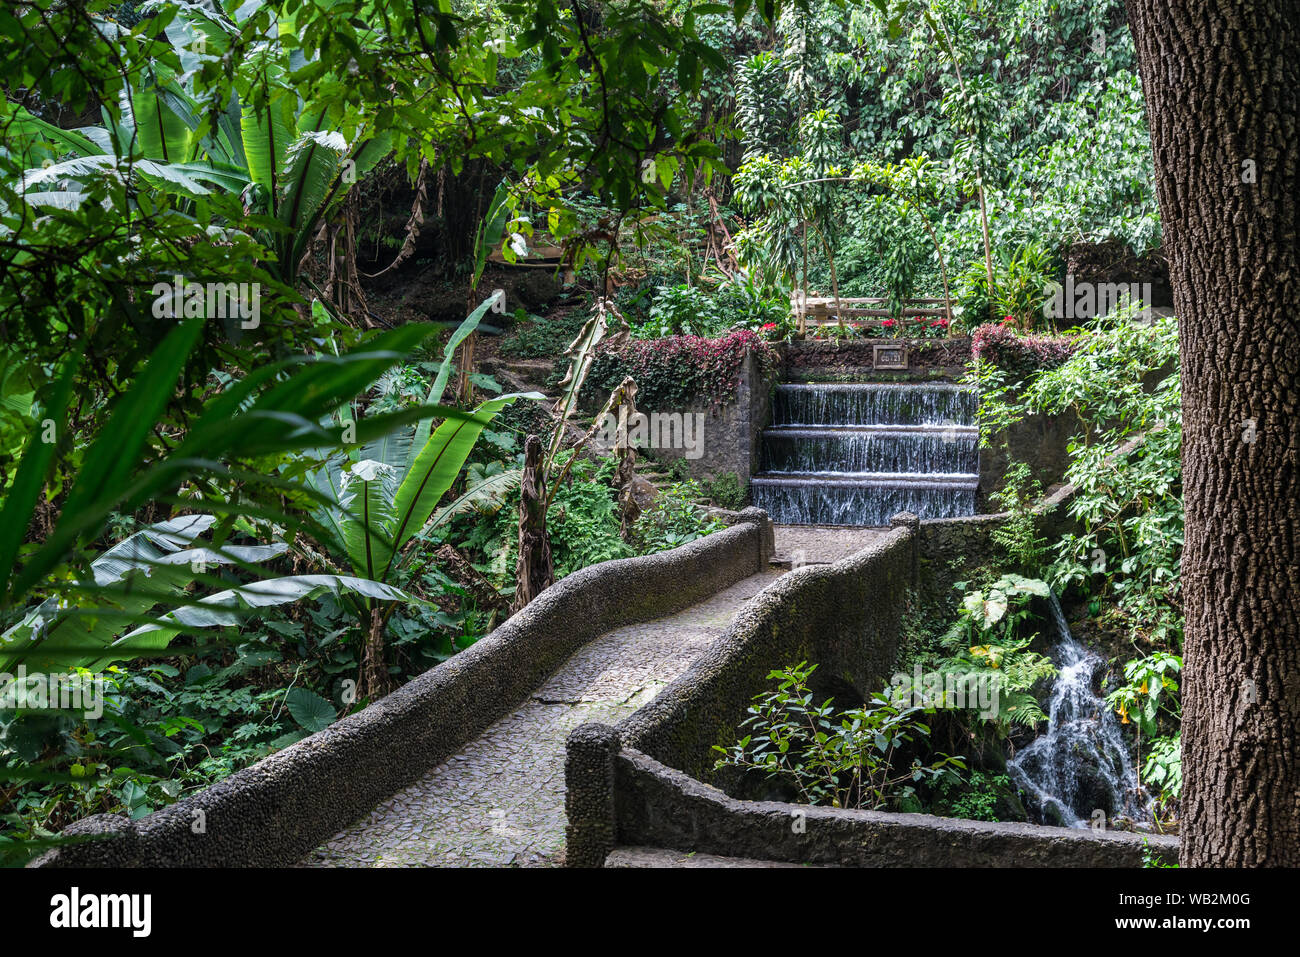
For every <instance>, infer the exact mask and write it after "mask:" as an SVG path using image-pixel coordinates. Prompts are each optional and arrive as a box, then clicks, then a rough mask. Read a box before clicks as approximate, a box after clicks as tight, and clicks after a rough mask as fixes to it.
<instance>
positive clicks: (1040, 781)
mask: <svg viewBox="0 0 1300 957" xmlns="http://www.w3.org/2000/svg"><path fill="white" fill-rule="evenodd" d="M1051 608H1052V617H1053V619H1054V620H1055V624H1056V632H1057V637H1058V643H1057V645H1056V648H1055V649H1054V650H1053V652H1052V658H1053V659H1054V660H1055V662H1056V665H1057V668H1058V669H1059V671H1058V674H1057V677H1056V683H1055V684H1054V685H1053V687H1052V697H1051V701H1050V703H1049V705H1048V709H1047V711H1048V725H1047V731H1046V732H1045V733H1044V734H1041V735H1039V736H1038V737H1037V738H1035V739H1034V741H1033V743H1032V744H1030V745H1029V746H1028V747H1027V748H1025V749H1024V750H1022V751H1021V752H1020V753H1019V754H1017V755H1016V756H1015V758H1013V759H1012V760H1011V761H1010V762H1008V763H1007V771H1008V773H1009V774H1010V776H1011V780H1012V781H1013V782H1014V783H1015V784H1016V786H1017V787H1019V788H1020V790H1021V791H1022V792H1023V793H1024V795H1025V797H1026V798H1028V801H1027V802H1026V806H1027V808H1028V809H1029V811H1030V813H1031V815H1036V816H1037V818H1038V820H1039V822H1040V823H1042V824H1056V825H1061V826H1065V827H1088V826H1090V825H1091V823H1092V818H1093V815H1094V814H1095V812H1097V811H1101V812H1103V813H1104V814H1105V815H1106V821H1107V822H1109V821H1111V820H1112V819H1113V818H1115V817H1117V816H1120V815H1123V816H1125V817H1129V818H1132V819H1133V820H1134V821H1138V822H1141V821H1146V820H1149V819H1150V809H1149V799H1148V798H1147V797H1146V795H1145V792H1144V791H1143V790H1142V788H1141V785H1140V784H1139V782H1138V777H1137V772H1136V770H1135V769H1134V767H1133V765H1132V762H1130V761H1129V756H1128V748H1127V746H1126V745H1125V742H1124V738H1123V736H1122V733H1121V731H1120V726H1119V722H1117V721H1116V720H1115V715H1114V713H1113V712H1112V711H1111V709H1110V708H1109V707H1107V705H1106V702H1105V700H1104V699H1103V698H1101V697H1100V696H1099V695H1097V694H1096V693H1095V692H1094V691H1093V682H1094V679H1095V678H1096V676H1097V672H1098V670H1100V669H1101V668H1102V667H1103V666H1104V664H1105V662H1104V661H1102V659H1101V658H1100V657H1099V656H1097V655H1096V654H1094V653H1093V652H1091V651H1089V650H1088V649H1087V648H1085V647H1084V646H1083V645H1081V644H1079V642H1078V641H1076V640H1075V638H1074V636H1073V635H1072V634H1071V633H1070V626H1069V625H1068V624H1066V621H1065V614H1064V612H1062V611H1061V603H1060V602H1059V601H1058V600H1057V598H1056V595H1055V594H1052V596H1051Z"/></svg>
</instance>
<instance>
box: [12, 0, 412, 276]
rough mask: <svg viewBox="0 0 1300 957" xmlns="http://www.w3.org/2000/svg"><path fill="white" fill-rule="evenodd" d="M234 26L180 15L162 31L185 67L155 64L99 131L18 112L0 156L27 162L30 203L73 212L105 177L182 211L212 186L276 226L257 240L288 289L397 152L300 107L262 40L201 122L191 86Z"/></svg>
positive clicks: (284, 69) (382, 138)
mask: <svg viewBox="0 0 1300 957" xmlns="http://www.w3.org/2000/svg"><path fill="white" fill-rule="evenodd" d="M248 15H251V12H250V13H249V14H248ZM239 16H240V14H239V13H235V14H233V15H232V16H231V17H227V16H225V15H223V14H219V13H216V12H214V11H212V10H209V9H205V8H203V7H200V6H198V5H194V4H187V5H184V6H182V7H181V8H180V9H179V10H178V12H177V15H176V17H175V18H174V19H173V20H172V21H171V22H170V23H169V24H168V26H167V36H168V39H169V40H170V41H171V44H172V52H173V54H174V55H175V57H176V59H177V63H178V64H179V66H180V67H181V69H180V70H175V69H173V68H170V67H168V66H167V65H165V64H164V63H163V62H162V61H161V60H155V61H153V62H152V63H151V65H150V66H149V68H148V70H147V72H146V73H145V74H144V75H141V76H137V77H135V78H133V80H132V82H131V83H129V84H128V85H127V86H126V87H125V89H124V90H123V93H122V95H121V97H120V98H119V101H118V103H117V104H116V105H115V108H114V109H113V110H109V109H108V108H106V107H105V108H103V109H102V110H101V113H102V116H103V124H102V125H101V126H89V127H82V128H80V129H77V130H63V129H60V128H59V127H57V126H54V125H53V124H50V123H46V122H45V121H43V120H41V119H40V118H39V117H36V116H34V115H32V114H31V113H29V112H28V111H26V110H25V109H23V108H22V107H15V108H14V110H13V116H12V122H11V123H8V124H7V126H6V134H5V135H6V147H7V148H9V149H11V150H14V151H15V152H18V153H20V154H21V155H24V156H27V157H30V160H29V162H31V163H32V167H31V168H29V169H28V170H27V171H26V172H25V173H24V175H23V177H22V180H21V183H20V192H21V193H22V195H23V198H24V199H25V200H26V201H27V203H28V204H29V205H31V206H34V207H38V208H39V207H43V206H54V207H58V208H63V209H71V208H76V207H77V206H79V205H80V204H81V203H82V202H84V201H85V198H86V190H85V186H86V184H87V183H88V181H89V180H90V179H91V178H93V177H104V176H111V177H116V178H118V179H121V180H124V181H126V182H128V183H131V182H133V178H134V177H138V178H139V179H140V180H142V181H144V183H146V184H147V185H149V186H151V187H153V188H155V189H159V190H162V191H164V192H166V193H169V194H172V195H173V196H174V197H176V198H177V199H178V200H179V201H180V204H181V206H182V208H186V206H187V204H189V203H190V202H191V201H192V200H193V199H194V198H195V197H200V196H206V195H208V194H210V193H211V192H212V188H213V187H215V188H216V189H218V190H220V191H222V192H224V193H228V194H231V195H233V196H237V197H240V198H241V199H242V200H243V205H244V210H245V212H246V213H247V214H250V215H254V216H265V217H268V218H269V219H270V220H272V221H273V223H271V224H267V225H266V226H264V227H261V228H258V229H256V230H254V231H253V232H254V235H255V236H256V238H257V239H258V240H259V241H260V242H261V244H262V245H263V247H265V248H266V249H268V250H269V251H270V252H271V254H272V257H273V258H271V259H270V261H269V262H268V263H267V266H268V267H269V268H270V270H271V271H272V273H273V274H274V275H275V276H276V277H277V278H279V279H280V280H281V281H282V282H284V283H286V284H287V285H290V286H292V285H294V284H295V283H296V281H297V279H298V275H299V265H300V263H301V262H302V260H303V257H304V255H305V254H306V252H307V248H308V244H309V243H310V242H311V240H312V238H313V236H315V234H316V231H317V228H318V226H319V225H320V223H321V221H322V219H323V218H324V217H325V216H327V215H328V214H329V213H330V212H331V211H332V210H333V209H335V208H336V207H337V206H338V204H339V203H340V202H342V200H343V199H344V197H345V196H346V195H347V192H348V190H349V188H350V187H351V185H352V184H353V183H355V182H356V181H357V180H358V179H359V178H360V177H361V176H363V175H364V174H365V173H366V172H368V171H369V170H370V169H372V168H373V167H374V166H375V164H376V163H378V162H379V161H380V160H381V159H383V158H384V156H386V155H387V154H388V153H389V152H390V151H391V148H392V147H391V143H390V140H389V138H388V137H387V136H386V135H379V136H368V135H366V134H365V130H364V124H363V123H362V122H361V121H360V120H359V119H358V118H357V117H355V116H349V115H344V114H339V113H338V112H337V111H334V112H331V111H330V110H328V109H326V108H325V107H323V106H320V105H318V104H314V103H311V102H307V101H304V100H303V99H302V98H300V96H299V94H298V93H297V91H296V90H295V89H294V87H293V85H292V84H291V83H290V82H289V64H288V63H285V62H282V59H283V57H284V54H283V52H282V50H281V48H280V47H279V46H278V45H276V44H272V43H269V42H268V43H266V44H262V45H259V46H256V47H254V49H253V51H252V53H251V55H250V56H249V57H247V59H246V60H245V61H244V62H242V63H241V66H240V69H241V72H243V73H244V74H245V76H246V77H247V79H248V86H249V90H248V93H247V94H246V95H245V96H244V97H243V98H242V99H241V98H240V97H239V96H237V95H235V94H232V95H231V98H230V100H229V101H228V102H226V103H224V104H220V105H219V108H218V109H216V110H215V111H213V113H212V117H215V119H212V117H205V115H204V105H203V103H202V102H201V99H200V97H199V96H198V95H197V93H196V91H195V89H194V87H193V82H192V80H190V79H188V78H189V77H191V76H192V75H193V71H195V70H196V69H198V68H199V67H201V66H202V65H203V63H204V62H205V61H206V60H210V59H212V58H214V57H215V58H219V57H221V56H222V55H224V54H226V53H227V52H229V50H230V47H231V43H232V40H233V38H235V37H236V36H238V34H239V31H240V22H242V21H241V20H240V19H238V18H239ZM105 29H106V30H111V29H113V27H112V25H110V24H106V25H105ZM299 65H302V64H299Z"/></svg>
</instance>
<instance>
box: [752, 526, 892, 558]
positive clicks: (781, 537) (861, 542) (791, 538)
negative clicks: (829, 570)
mask: <svg viewBox="0 0 1300 957" xmlns="http://www.w3.org/2000/svg"><path fill="white" fill-rule="evenodd" d="M888 532H889V529H888V528H848V527H845V526H840V525H834V526H827V525H777V526H776V560H777V561H778V562H781V563H782V564H784V565H786V566H788V567H798V566H800V565H821V564H826V563H829V562H837V561H839V560H840V559H841V558H847V557H848V556H850V555H852V554H853V553H854V552H856V551H861V550H862V549H864V548H866V547H867V546H868V545H870V544H871V543H872V542H874V541H875V540H876V539H877V538H879V537H880V536H882V535H885V534H888Z"/></svg>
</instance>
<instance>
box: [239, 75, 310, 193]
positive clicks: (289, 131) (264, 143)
mask: <svg viewBox="0 0 1300 957" xmlns="http://www.w3.org/2000/svg"><path fill="white" fill-rule="evenodd" d="M264 89H265V92H266V99H265V101H264V102H262V103H261V104H260V105H255V103H254V102H252V101H251V100H250V101H249V102H245V103H243V104H241V110H242V112H241V115H240V118H239V130H240V139H241V141H242V144H243V149H244V157H245V159H246V160H247V161H248V178H249V179H250V180H252V181H253V182H254V183H256V184H257V185H259V186H261V187H262V188H263V189H264V190H265V191H266V194H267V196H269V197H270V202H271V207H270V209H269V210H268V212H269V213H270V214H271V215H273V216H274V215H275V214H276V212H277V210H278V209H279V205H278V201H279V194H280V170H281V168H282V166H283V163H284V157H285V154H286V153H287V152H288V150H289V144H290V143H292V142H293V141H294V140H296V139H297V126H296V124H295V122H294V115H293V114H294V110H295V109H296V108H297V105H298V97H297V96H296V95H295V94H294V93H293V92H292V91H291V90H287V89H284V88H283V87H280V86H271V85H270V81H269V78H268V83H267V86H266V87H265V88H264Z"/></svg>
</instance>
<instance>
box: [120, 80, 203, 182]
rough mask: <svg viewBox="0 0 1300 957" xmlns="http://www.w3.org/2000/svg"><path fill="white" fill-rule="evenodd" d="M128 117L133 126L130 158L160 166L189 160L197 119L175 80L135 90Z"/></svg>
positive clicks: (189, 99) (191, 103) (190, 102)
mask: <svg viewBox="0 0 1300 957" xmlns="http://www.w3.org/2000/svg"><path fill="white" fill-rule="evenodd" d="M130 115H131V118H132V119H133V120H134V123H135V140H136V142H135V146H134V148H133V149H132V151H131V152H132V153H133V154H134V153H139V154H141V155H143V156H144V157H145V159H151V160H156V161H157V162H160V163H183V162H185V161H187V160H189V159H191V158H192V156H191V139H192V136H193V131H194V128H195V127H196V126H198V117H197V116H195V114H194V101H193V100H192V99H191V98H190V96H189V95H188V94H187V93H186V92H185V91H184V90H182V89H181V88H180V85H179V84H177V83H176V81H175V80H171V79H164V78H159V79H157V80H156V81H155V82H154V83H152V84H150V85H149V86H146V87H144V88H143V89H138V90H135V91H134V92H133V93H132V94H131V101H130Z"/></svg>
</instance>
